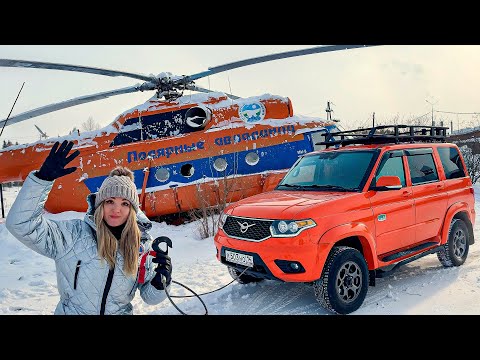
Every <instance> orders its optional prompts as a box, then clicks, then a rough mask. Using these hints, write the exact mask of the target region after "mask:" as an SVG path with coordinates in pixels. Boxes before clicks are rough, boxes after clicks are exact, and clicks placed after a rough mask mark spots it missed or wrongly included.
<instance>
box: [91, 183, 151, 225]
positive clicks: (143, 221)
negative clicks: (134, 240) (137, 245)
mask: <svg viewBox="0 0 480 360" xmlns="http://www.w3.org/2000/svg"><path fill="white" fill-rule="evenodd" d="M96 196H97V193H91V194H88V195H87V204H88V209H87V212H86V214H85V218H84V220H85V222H86V223H87V224H88V225H90V226H91V227H92V228H93V229H94V230H95V231H97V226H96V225H95V221H94V220H93V215H94V214H95V198H96ZM137 224H138V227H139V228H140V231H141V232H142V233H145V232H147V231H149V230H150V229H151V228H152V222H151V221H150V220H149V219H148V218H147V216H146V215H145V213H144V212H143V211H142V210H140V209H138V211H137Z"/></svg>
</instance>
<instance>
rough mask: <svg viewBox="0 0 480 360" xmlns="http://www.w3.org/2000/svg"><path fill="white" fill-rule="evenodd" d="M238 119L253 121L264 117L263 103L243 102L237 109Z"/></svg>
mask: <svg viewBox="0 0 480 360" xmlns="http://www.w3.org/2000/svg"><path fill="white" fill-rule="evenodd" d="M238 113H239V115H240V119H242V120H243V121H245V122H247V123H255V122H259V121H262V120H263V119H264V118H265V105H263V104H262V103H261V102H254V103H247V104H243V105H242V106H241V107H240V110H239V111H238Z"/></svg>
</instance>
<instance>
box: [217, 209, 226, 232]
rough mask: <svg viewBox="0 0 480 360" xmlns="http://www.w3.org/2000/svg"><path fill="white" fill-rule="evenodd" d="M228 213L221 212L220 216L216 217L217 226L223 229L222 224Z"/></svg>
mask: <svg viewBox="0 0 480 360" xmlns="http://www.w3.org/2000/svg"><path fill="white" fill-rule="evenodd" d="M227 217H228V215H227V214H225V213H224V212H222V215H220V218H219V219H218V228H219V229H223V225H225V221H227Z"/></svg>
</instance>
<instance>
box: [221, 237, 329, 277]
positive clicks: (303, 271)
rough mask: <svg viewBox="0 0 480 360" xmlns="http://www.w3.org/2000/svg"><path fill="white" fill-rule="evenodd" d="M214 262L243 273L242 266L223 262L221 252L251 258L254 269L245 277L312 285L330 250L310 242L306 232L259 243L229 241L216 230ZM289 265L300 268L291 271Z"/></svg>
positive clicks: (247, 272)
mask: <svg viewBox="0 0 480 360" xmlns="http://www.w3.org/2000/svg"><path fill="white" fill-rule="evenodd" d="M214 243H215V247H216V249H217V255H216V256H217V259H218V260H219V261H220V262H221V263H222V264H224V265H227V266H230V267H233V268H236V269H237V270H240V271H243V270H245V268H246V266H243V265H238V264H235V263H231V262H227V261H226V258H225V250H230V251H234V252H237V253H241V254H246V255H251V256H252V257H253V263H254V266H253V267H252V268H251V269H249V270H247V271H245V274H248V275H252V276H255V277H258V278H263V279H272V280H280V281H285V282H312V281H315V280H317V279H319V278H320V275H321V269H322V267H323V264H324V262H325V259H326V256H327V255H328V252H329V251H330V246H329V245H328V244H323V245H322V244H318V243H312V242H311V241H310V237H309V236H308V235H307V231H304V232H302V233H301V234H300V235H299V236H296V237H293V238H269V239H267V240H264V241H260V242H253V241H246V240H237V239H232V238H230V237H228V236H226V234H225V233H224V232H223V231H222V230H219V231H218V232H217V234H216V235H215V238H214ZM291 263H299V264H300V265H301V266H300V268H299V270H298V271H300V272H294V271H295V270H292V269H291V268H289V265H290V264H291Z"/></svg>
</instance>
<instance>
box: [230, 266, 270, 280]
mask: <svg viewBox="0 0 480 360" xmlns="http://www.w3.org/2000/svg"><path fill="white" fill-rule="evenodd" d="M228 273H229V274H230V276H231V277H232V278H233V279H235V280H237V281H238V282H239V283H240V284H249V283H252V282H260V281H262V280H263V279H260V278H257V277H254V276H250V275H247V274H242V272H241V271H238V270H237V269H235V268H232V267H230V266H228ZM240 274H241V275H240Z"/></svg>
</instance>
